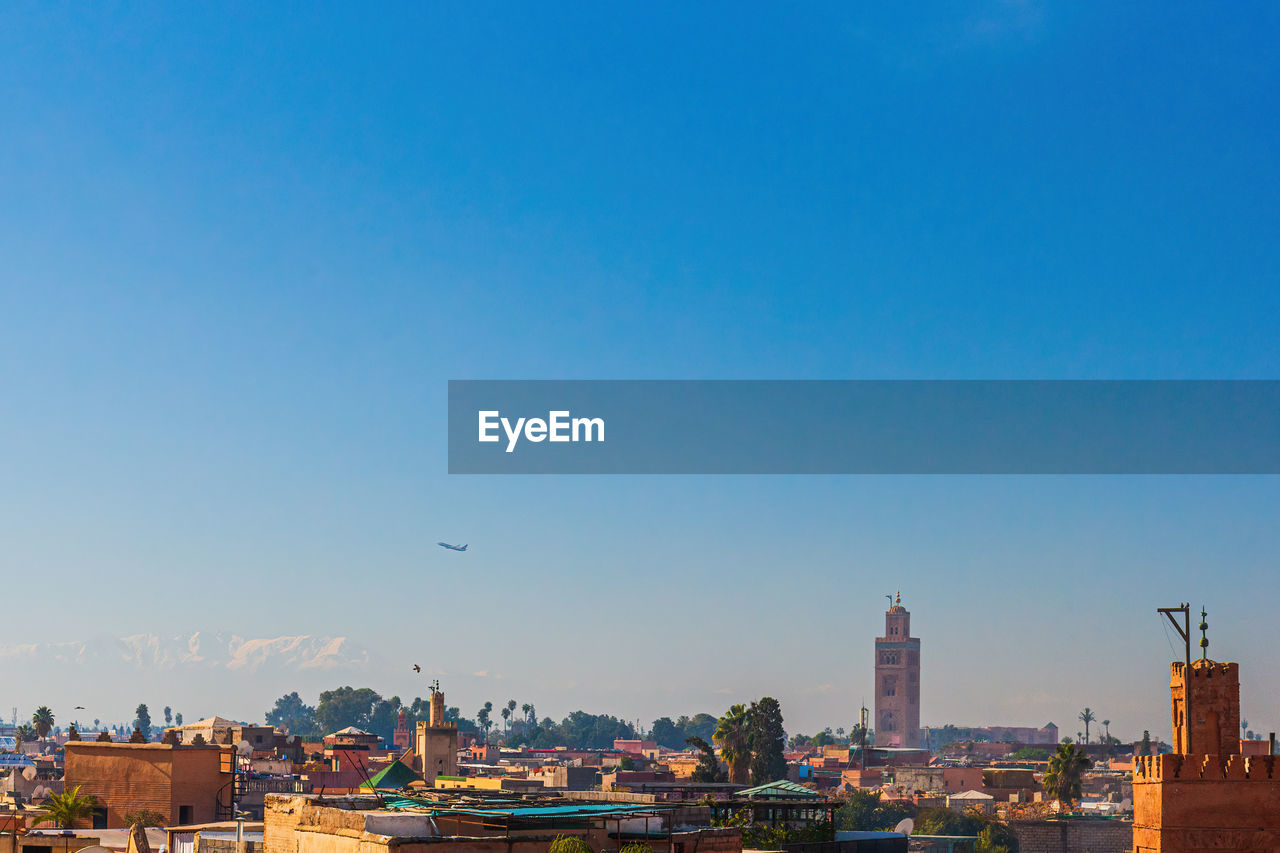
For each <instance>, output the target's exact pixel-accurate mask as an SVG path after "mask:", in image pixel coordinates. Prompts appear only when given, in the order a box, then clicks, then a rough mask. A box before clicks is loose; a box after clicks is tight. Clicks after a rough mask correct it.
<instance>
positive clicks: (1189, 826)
mask: <svg viewBox="0 0 1280 853" xmlns="http://www.w3.org/2000/svg"><path fill="white" fill-rule="evenodd" d="M1133 804H1134V829H1133V841H1134V853H1186V851H1192V850H1194V851H1205V850H1258V851H1262V850H1266V851H1276V850H1280V758H1278V757H1275V756H1269V755H1258V756H1253V755H1225V756H1219V755H1177V754H1169V755H1149V756H1142V757H1140V758H1138V759H1137V761H1136V762H1135V763H1134V769H1133Z"/></svg>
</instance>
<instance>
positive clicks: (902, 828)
mask: <svg viewBox="0 0 1280 853" xmlns="http://www.w3.org/2000/svg"><path fill="white" fill-rule="evenodd" d="M915 829H916V822H915V821H914V820H912V819H911V818H909V817H906V818H903V819H902V820H900V821H898V825H897V826H895V827H894V828H893V831H894V832H901V833H902V834H903V835H910V834H911V833H913V832H915Z"/></svg>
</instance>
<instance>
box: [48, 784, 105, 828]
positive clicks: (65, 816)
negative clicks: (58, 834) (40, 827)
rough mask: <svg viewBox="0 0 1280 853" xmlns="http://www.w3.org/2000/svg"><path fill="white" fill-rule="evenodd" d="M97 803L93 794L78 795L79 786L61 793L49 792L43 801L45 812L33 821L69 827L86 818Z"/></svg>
mask: <svg viewBox="0 0 1280 853" xmlns="http://www.w3.org/2000/svg"><path fill="white" fill-rule="evenodd" d="M97 805H98V798H97V797H95V796H94V795H93V794H85V795H84V796H80V786H79V785H77V786H75V787H74V788H72V789H71V790H70V791H68V792H66V793H62V794H51V795H50V796H49V799H47V800H46V801H45V803H44V808H45V809H46V812H45V814H42V815H40V817H38V818H36V819H35V820H34V821H32V822H33V823H52V824H53V825H54V826H56V827H58V828H59V829H71V828H72V826H74V825H75V824H76V823H79V822H80V821H82V820H88V819H89V817H90V816H91V815H92V814H93V810H94V808H95V807H96V806H97Z"/></svg>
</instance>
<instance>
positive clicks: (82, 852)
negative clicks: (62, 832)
mask: <svg viewBox="0 0 1280 853" xmlns="http://www.w3.org/2000/svg"><path fill="white" fill-rule="evenodd" d="M76 853H111V851H110V850H108V849H107V848H105V847H103V846H102V845H100V844H93V845H91V846H89V847H81V848H80V849H79V850H78V851H76Z"/></svg>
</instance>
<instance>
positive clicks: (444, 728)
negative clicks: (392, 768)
mask: <svg viewBox="0 0 1280 853" xmlns="http://www.w3.org/2000/svg"><path fill="white" fill-rule="evenodd" d="M414 752H415V753H417V757H418V760H419V761H421V762H422V778H423V779H424V780H426V783H427V786H428V787H430V786H432V785H434V784H435V781H436V777H437V776H456V775H458V724H457V723H450V722H446V721H445V718H444V693H442V692H440V682H438V681H437V682H435V683H434V684H432V685H431V716H430V718H429V719H427V720H419V721H418V726H417V731H416V732H415V737H414Z"/></svg>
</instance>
